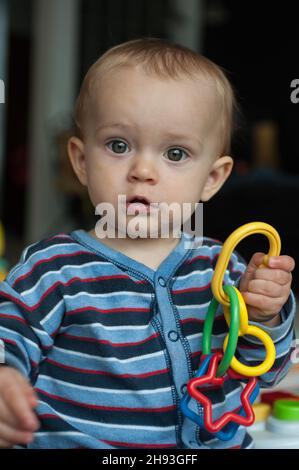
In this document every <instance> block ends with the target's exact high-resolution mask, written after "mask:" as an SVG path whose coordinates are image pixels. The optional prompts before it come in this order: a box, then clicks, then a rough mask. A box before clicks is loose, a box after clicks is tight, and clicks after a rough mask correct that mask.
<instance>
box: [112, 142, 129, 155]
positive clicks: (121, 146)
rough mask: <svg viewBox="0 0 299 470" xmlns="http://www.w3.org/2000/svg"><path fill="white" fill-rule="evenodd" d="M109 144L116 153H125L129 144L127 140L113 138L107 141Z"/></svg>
mask: <svg viewBox="0 0 299 470" xmlns="http://www.w3.org/2000/svg"><path fill="white" fill-rule="evenodd" d="M107 146H108V147H109V148H110V150H112V152H114V153H125V149H126V147H128V145H127V144H126V143H125V142H123V141H122V140H119V139H114V140H111V141H110V142H108V143H107Z"/></svg>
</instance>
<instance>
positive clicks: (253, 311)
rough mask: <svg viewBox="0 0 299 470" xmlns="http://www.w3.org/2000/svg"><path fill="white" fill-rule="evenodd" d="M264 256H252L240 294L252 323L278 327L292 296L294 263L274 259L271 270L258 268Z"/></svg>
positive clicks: (270, 264) (271, 258)
mask: <svg viewBox="0 0 299 470" xmlns="http://www.w3.org/2000/svg"><path fill="white" fill-rule="evenodd" d="M264 256H265V255H264V253H255V254H254V255H253V257H252V258H251V260H250V263H249V264H248V266H247V269H246V271H245V273H244V274H243V276H242V278H241V282H240V292H241V293H242V295H243V297H244V300H245V303H246V305H247V311H248V318H249V319H250V320H252V321H256V322H268V323H267V326H276V325H278V324H279V323H280V318H279V313H280V311H281V309H282V307H283V305H284V304H285V303H286V301H287V299H288V297H289V295H290V290H291V282H292V274H291V272H292V271H293V269H294V268H295V261H294V259H293V258H291V257H290V256H286V255H284V256H271V257H270V258H269V264H268V266H267V267H266V268H259V266H260V265H261V264H262V262H263V257H264Z"/></svg>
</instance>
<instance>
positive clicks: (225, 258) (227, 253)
mask: <svg viewBox="0 0 299 470" xmlns="http://www.w3.org/2000/svg"><path fill="white" fill-rule="evenodd" d="M256 233H260V234H262V235H265V236H266V237H267V238H268V240H269V244H270V246H269V252H268V254H267V255H266V256H265V257H264V260H263V265H265V266H266V265H267V263H268V258H269V257H270V256H278V255H279V253H280V247H281V242H280V236H279V234H278V232H277V231H276V230H275V229H274V228H273V227H272V226H271V225H269V224H266V223H264V222H250V223H249V224H245V225H242V227H239V228H238V229H237V230H235V231H234V232H233V233H232V234H231V235H230V236H229V237H228V238H227V240H226V241H225V242H224V244H223V247H222V250H221V253H220V255H219V258H218V260H217V264H216V268H215V272H214V276H213V279H212V285H211V287H212V292H213V295H214V297H215V298H216V299H217V300H218V302H219V303H221V304H222V305H226V306H229V301H228V297H227V295H226V294H225V292H224V290H223V288H222V283H223V277H224V274H225V271H226V269H227V265H228V263H229V260H230V257H231V254H232V252H233V251H234V249H235V247H236V245H237V244H238V243H240V242H241V241H242V240H243V239H244V238H246V237H248V236H249V235H253V234H256Z"/></svg>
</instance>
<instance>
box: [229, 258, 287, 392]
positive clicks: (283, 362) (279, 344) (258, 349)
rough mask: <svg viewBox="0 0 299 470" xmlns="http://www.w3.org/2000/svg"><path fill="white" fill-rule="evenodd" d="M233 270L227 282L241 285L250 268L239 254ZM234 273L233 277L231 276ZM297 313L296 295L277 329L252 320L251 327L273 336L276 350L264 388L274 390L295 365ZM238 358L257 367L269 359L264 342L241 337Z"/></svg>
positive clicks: (283, 314) (232, 264)
mask: <svg viewBox="0 0 299 470" xmlns="http://www.w3.org/2000/svg"><path fill="white" fill-rule="evenodd" d="M229 267H230V270H229V272H228V273H227V279H226V281H227V282H226V283H229V284H232V285H234V286H236V287H238V286H239V283H240V280H241V276H242V274H243V272H244V271H245V269H246V263H245V262H244V260H243V259H242V258H241V257H240V255H239V254H238V253H236V252H234V253H233V255H232V257H231V263H230V265H229ZM231 273H233V275H231ZM295 312H296V303H295V297H294V294H293V292H292V291H291V293H290V296H289V298H288V300H287V302H286V303H285V305H284V306H283V308H282V310H281V312H280V318H281V323H280V325H278V326H275V327H268V326H266V325H265V324H263V323H258V322H254V321H250V320H249V322H248V323H249V324H250V325H255V326H258V327H259V328H261V329H262V330H264V331H265V332H266V333H268V334H269V336H270V337H271V339H272V341H273V343H274V346H275V349H276V358H275V361H274V364H273V366H272V367H271V369H270V370H269V371H268V372H267V373H265V374H263V375H261V376H260V377H259V382H260V386H261V387H272V386H274V385H276V384H277V383H278V382H280V380H282V379H283V377H285V375H286V374H287V372H288V370H289V368H290V367H291V365H292V362H291V359H290V358H291V355H292V352H293V351H294V349H295V342H294V339H295V329H294V319H295ZM235 356H236V358H237V359H239V360H240V362H242V363H243V364H245V365H248V366H256V365H258V364H260V363H261V362H263V361H264V359H265V348H264V346H263V344H262V342H261V341H260V340H259V339H257V338H255V337H253V336H251V335H245V336H241V337H239V340H238V346H237V350H236V354H235Z"/></svg>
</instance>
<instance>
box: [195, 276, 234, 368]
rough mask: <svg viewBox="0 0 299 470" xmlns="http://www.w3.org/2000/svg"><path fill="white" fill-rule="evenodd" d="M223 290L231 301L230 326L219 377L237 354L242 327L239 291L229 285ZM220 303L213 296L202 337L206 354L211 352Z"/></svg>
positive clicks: (203, 351) (203, 350) (203, 349)
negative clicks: (213, 330)
mask: <svg viewBox="0 0 299 470" xmlns="http://www.w3.org/2000/svg"><path fill="white" fill-rule="evenodd" d="M223 290H224V292H225V293H226V294H227V295H228V297H229V301H230V326H229V338H228V343H227V348H226V350H225V353H224V356H223V358H222V360H221V361H220V364H219V366H218V369H217V373H216V375H217V376H218V377H219V376H223V375H224V374H225V372H226V371H227V369H228V368H229V366H230V363H231V361H232V359H233V357H234V355H235V352H236V348H237V343H238V335H239V327H240V304H239V299H238V295H237V292H236V291H235V289H234V287H233V286H229V285H228V286H224V287H223ZM218 305H219V302H218V301H217V300H216V299H215V298H213V299H212V300H211V302H210V305H209V308H208V312H207V315H206V318H205V323H204V328H203V338H202V353H203V354H204V355H207V354H211V338H212V329H213V324H214V318H215V314H216V310H217V307H218Z"/></svg>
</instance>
